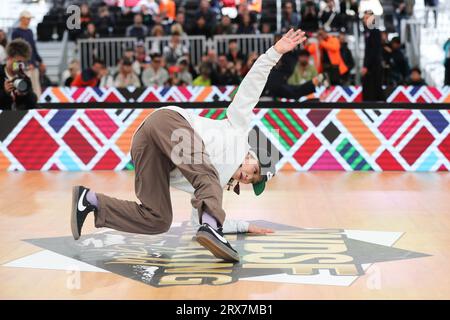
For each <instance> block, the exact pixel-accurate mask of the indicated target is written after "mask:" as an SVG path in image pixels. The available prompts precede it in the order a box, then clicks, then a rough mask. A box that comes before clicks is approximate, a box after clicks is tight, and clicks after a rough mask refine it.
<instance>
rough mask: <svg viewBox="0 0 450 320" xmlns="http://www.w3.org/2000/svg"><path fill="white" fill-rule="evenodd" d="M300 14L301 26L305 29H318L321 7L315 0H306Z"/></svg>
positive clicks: (312, 30)
mask: <svg viewBox="0 0 450 320" xmlns="http://www.w3.org/2000/svg"><path fill="white" fill-rule="evenodd" d="M300 14H301V22H300V28H301V29H302V30H303V31H310V32H315V31H317V29H318V28H319V7H318V5H317V4H316V3H315V2H314V0H306V1H305V2H304V3H303V4H302V6H301V9H300Z"/></svg>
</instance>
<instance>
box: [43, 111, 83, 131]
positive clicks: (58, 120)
mask: <svg viewBox="0 0 450 320" xmlns="http://www.w3.org/2000/svg"><path fill="white" fill-rule="evenodd" d="M75 112H76V111H75V110H59V111H58V112H56V113H55V115H54V116H53V117H52V118H51V119H50V121H49V122H48V124H49V125H50V126H51V127H52V128H53V130H55V131H56V132H59V130H61V128H62V127H63V126H64V125H65V124H66V123H67V121H68V120H69V119H70V117H72V115H73V114H74V113H75Z"/></svg>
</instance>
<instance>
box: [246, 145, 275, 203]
mask: <svg viewBox="0 0 450 320" xmlns="http://www.w3.org/2000/svg"><path fill="white" fill-rule="evenodd" d="M250 153H251V154H252V155H253V157H256V159H258V164H259V172H260V175H261V180H259V181H258V182H255V183H253V192H254V193H255V195H257V196H259V195H260V194H262V193H263V192H264V189H265V188H266V183H267V182H268V181H269V180H270V179H272V178H273V176H274V175H275V164H274V163H273V161H269V163H268V164H263V165H261V161H260V160H259V159H260V155H263V154H264V155H266V156H267V155H268V156H269V158H270V153H269V152H268V151H267V150H266V149H262V148H260V149H258V150H256V152H255V151H254V150H250Z"/></svg>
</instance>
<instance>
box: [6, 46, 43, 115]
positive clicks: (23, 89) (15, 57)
mask: <svg viewBox="0 0 450 320" xmlns="http://www.w3.org/2000/svg"><path fill="white" fill-rule="evenodd" d="M6 55H7V57H6V64H5V65H1V66H0V109H12V110H16V109H32V108H35V107H36V102H37V97H36V95H35V94H34V92H33V89H32V85H31V80H30V78H29V77H28V76H27V75H26V74H25V71H26V67H27V61H29V60H30V56H31V48H30V45H29V44H28V43H27V42H25V41H24V40H22V39H16V40H13V41H11V42H10V43H9V44H8V45H7V46H6Z"/></svg>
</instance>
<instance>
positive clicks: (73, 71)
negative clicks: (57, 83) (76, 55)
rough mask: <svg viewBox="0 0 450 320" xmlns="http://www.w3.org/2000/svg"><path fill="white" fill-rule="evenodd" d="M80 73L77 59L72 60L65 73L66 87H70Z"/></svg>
mask: <svg viewBox="0 0 450 320" xmlns="http://www.w3.org/2000/svg"><path fill="white" fill-rule="evenodd" d="M79 72H80V62H79V61H78V60H76V59H74V60H72V61H71V62H70V64H69V67H68V68H67V70H65V71H64V72H63V75H62V78H63V79H64V86H65V87H70V85H71V83H72V81H73V80H74V79H75V77H76V76H77V74H78V73H79Z"/></svg>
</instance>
